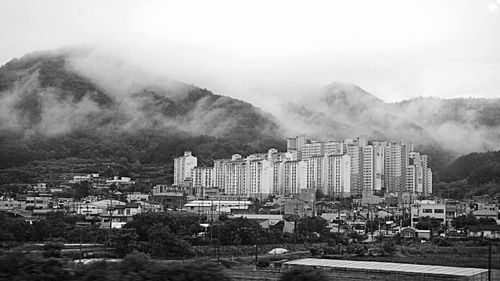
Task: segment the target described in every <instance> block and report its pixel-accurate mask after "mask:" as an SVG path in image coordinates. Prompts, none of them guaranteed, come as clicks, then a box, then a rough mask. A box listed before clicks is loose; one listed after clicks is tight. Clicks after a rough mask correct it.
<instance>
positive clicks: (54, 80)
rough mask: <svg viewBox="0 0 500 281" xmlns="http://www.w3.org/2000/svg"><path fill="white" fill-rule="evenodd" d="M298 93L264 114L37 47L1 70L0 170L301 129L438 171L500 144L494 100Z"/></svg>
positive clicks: (255, 140) (105, 61)
mask: <svg viewBox="0 0 500 281" xmlns="http://www.w3.org/2000/svg"><path fill="white" fill-rule="evenodd" d="M303 92H304V94H302V95H299V96H297V95H294V97H293V98H290V99H287V100H285V101H283V102H279V103H277V102H276V100H275V99H272V98H270V103H269V104H272V106H271V107H272V108H269V110H270V112H272V114H273V115H271V114H268V113H266V112H264V111H262V110H260V109H259V108H256V107H254V106H252V105H251V104H249V103H247V102H244V101H241V100H237V99H233V98H230V97H227V96H221V95H215V94H213V93H212V92H210V91H208V90H206V89H200V88H198V87H196V86H193V85H188V84H185V83H181V82H179V81H175V80H172V79H170V78H165V77H161V76H157V75H155V74H152V73H148V72H146V71H143V70H138V69H137V68H136V67H134V66H133V65H130V64H128V63H126V62H125V61H123V60H119V59H115V58H113V56H110V55H109V54H105V53H102V52H99V51H95V50H92V49H85V48H65V49H61V50H57V51H47V52H35V53H32V54H28V55H26V56H24V57H22V58H20V59H14V60H12V61H10V62H8V63H7V64H5V65H4V66H2V67H1V68H0V130H1V133H2V134H1V137H0V143H1V144H2V147H0V150H1V151H0V156H2V157H0V158H3V159H4V160H3V162H2V161H0V162H2V163H0V164H1V165H0V166H4V167H5V166H12V165H16V164H20V163H21V164H22V163H23V161H24V162H25V161H29V160H33V159H60V158H64V157H87V158H89V157H94V155H96V157H101V156H102V157H108V156H110V155H113V151H115V150H123V149H125V150H123V151H121V152H120V156H126V157H132V158H133V159H132V161H135V160H138V161H141V162H155V161H156V162H169V161H171V157H173V156H174V155H176V154H177V153H180V152H181V151H182V150H183V149H187V148H189V149H192V150H194V151H196V152H197V153H199V154H200V155H201V159H205V160H206V163H207V164H210V160H211V159H213V158H214V157H225V156H227V155H230V154H232V153H237V152H240V153H248V152H252V151H259V150H260V151H262V150H265V149H267V148H269V147H271V146H274V147H277V148H279V149H285V148H284V140H285V137H286V136H287V135H297V134H305V135H307V136H309V137H312V138H320V139H329V138H334V139H341V138H353V137H356V136H365V137H368V138H370V139H377V140H386V139H388V140H401V139H403V140H411V141H413V142H414V143H415V144H416V145H417V146H419V147H420V148H422V151H423V152H426V153H429V154H431V165H432V163H434V165H437V166H443V165H444V164H446V162H447V161H449V160H450V159H449V157H451V156H457V155H461V154H465V153H469V152H473V151H478V152H480V151H487V150H498V149H500V147H499V143H498V139H500V100H499V99H437V98H415V99H411V100H407V101H402V102H398V103H386V102H384V101H383V100H380V99H378V98H376V97H374V96H373V95H371V94H370V93H368V92H366V91H364V90H363V89H361V88H360V87H358V86H356V85H352V84H346V83H339V82H335V83H332V84H330V85H327V86H325V87H322V88H319V87H318V88H316V89H310V90H306V91H303ZM266 109H268V108H266ZM75 134H76V135H75ZM200 136H201V137H202V138H199V137H200ZM64 138H70V141H66V142H64V141H61V139H64ZM82 139H84V140H85V141H82ZM172 139H175V141H172ZM124 141H125V142H126V143H123V142H124ZM57 142H59V144H58V145H56V144H55V143H57ZM117 143H119V145H117ZM23 145H24V146H23ZM117 146H118V148H117ZM13 147H14V148H13ZM53 147H57V148H58V149H56V148H53ZM75 147H76V148H75ZM110 147H114V149H111V150H110V149H109V148H110ZM16 149H17V150H16ZM16 151H28V152H27V153H30V154H23V155H24V156H23V157H18V156H19V155H18V154H16V153H17V152H16ZM167 151H168V153H167ZM443 151H444V152H446V155H447V156H446V157H442V155H441V152H443ZM23 153H24V152H23ZM29 155H34V156H29ZM433 156H434V157H433ZM447 157H448V158H447ZM432 158H434V161H437V162H439V161H441V162H439V163H438V164H436V162H433V160H432ZM14 160H15V161H14ZM12 161H13V162H12ZM202 162H203V160H202Z"/></svg>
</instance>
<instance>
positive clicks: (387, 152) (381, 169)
mask: <svg viewBox="0 0 500 281" xmlns="http://www.w3.org/2000/svg"><path fill="white" fill-rule="evenodd" d="M182 175H183V176H182ZM173 185H174V186H179V187H188V188H194V189H201V190H196V192H197V194H203V192H204V191H203V190H204V189H216V190H219V192H222V193H223V194H228V195H241V196H249V197H254V198H262V197H267V196H270V195H298V194H301V192H302V190H314V191H318V192H321V193H322V194H324V195H328V196H340V197H349V196H363V197H367V198H369V197H372V196H374V195H378V196H381V197H383V196H386V195H391V196H398V197H400V196H402V195H404V194H410V193H411V194H419V195H423V196H427V195H430V194H432V170H431V169H430V168H429V167H428V159H427V155H423V154H420V153H419V152H416V151H414V150H413V145H412V143H411V142H399V143H397V142H378V141H368V140H367V139H365V138H359V137H358V138H356V139H344V140H338V141H324V142H321V141H315V140H310V139H306V137H305V136H298V137H295V138H288V139H287V151H286V152H279V151H278V150H277V149H274V148H270V149H269V150H268V151H267V152H262V153H254V154H250V155H248V156H246V157H243V156H242V155H239V154H233V155H232V157H231V158H229V159H214V161H213V166H208V167H207V166H201V167H197V158H196V156H194V155H193V154H192V152H191V151H186V152H184V156H180V157H176V158H174V184H173Z"/></svg>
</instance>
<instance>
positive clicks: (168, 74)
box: [0, 0, 500, 152]
mask: <svg viewBox="0 0 500 281" xmlns="http://www.w3.org/2000/svg"><path fill="white" fill-rule="evenodd" d="M498 5H500V3H497V2H495V1H494V0H481V1H467V0H458V1H457V0H445V1H439V2H436V1H430V0H427V1H425V0H424V1H421V0H419V1H417V0H414V1H397V0H390V1H370V0H355V1H315V2H313V3H310V2H308V1H284V0H283V1H272V2H269V1H260V0H258V1H238V2H235V1H229V0H220V1H210V2H208V1H195V0H190V1H147V2H138V1H77V0H70V1H68V0H47V1H44V2H43V3H42V2H39V1H35V0H20V1H4V0H0V38H2V44H0V64H4V63H6V62H8V61H10V60H11V59H12V58H14V57H21V56H23V55H24V54H26V53H30V52H32V51H35V50H54V49H59V48H61V47H62V46H71V47H70V48H71V49H72V50H75V46H78V47H77V49H78V48H81V49H80V51H76V52H75V53H74V55H73V56H72V57H71V61H70V63H69V65H68V68H69V70H71V71H74V72H76V73H78V74H80V75H82V76H84V77H86V78H88V79H89V80H91V81H93V82H94V83H96V84H97V85H99V87H101V88H102V89H105V91H106V92H107V93H109V94H110V95H111V96H112V97H113V99H114V101H115V102H117V104H118V108H113V109H112V110H110V109H107V110H103V109H102V108H100V107H99V106H97V105H96V104H95V103H94V102H93V101H92V100H89V99H83V100H81V101H79V102H76V103H75V102H71V101H65V102H64V103H61V100H60V99H59V98H58V95H60V93H57V92H51V90H50V89H48V90H45V91H48V92H45V93H37V96H38V97H39V99H41V100H42V102H41V103H40V105H41V107H40V108H39V109H38V110H39V111H40V112H44V114H42V120H40V122H39V125H38V126H39V127H38V128H36V130H38V131H43V132H46V133H47V134H52V133H54V134H57V133H62V132H66V131H68V130H72V128H74V127H75V126H84V124H86V123H85V122H83V124H82V122H81V120H83V119H84V120H87V122H88V120H92V122H96V123H99V122H104V123H105V119H106V118H107V117H109V115H113V116H114V117H115V118H117V119H118V120H120V122H118V123H116V122H114V123H111V124H107V123H106V124H107V126H119V127H120V128H122V129H126V130H134V129H137V128H144V127H148V126H151V124H154V125H155V126H156V125H160V126H164V127H169V126H175V127H183V128H186V129H187V130H188V131H191V132H198V133H207V134H213V135H217V134H221V133H223V132H224V131H226V130H227V128H230V127H231V126H233V125H234V124H233V121H232V120H228V119H227V118H224V115H225V114H226V112H225V111H224V110H223V109H220V108H214V104H213V103H212V102H211V101H210V100H208V99H202V100H200V101H199V102H198V103H197V104H195V105H194V107H193V110H192V111H190V115H189V118H186V119H185V120H172V119H165V118H164V117H163V116H161V115H157V114H156V113H154V110H151V111H148V110H144V108H143V107H144V106H145V105H148V106H154V103H152V102H151V101H150V100H147V98H146V97H144V96H134V93H136V92H137V90H138V89H145V88H151V89H162V91H163V94H165V95H167V96H169V98H175V97H172V96H171V94H173V93H175V94H182V93H183V92H185V91H187V90H189V87H187V88H186V86H184V85H183V84H181V83H178V82H177V81H180V82H183V83H187V84H190V85H196V86H199V87H201V88H207V89H208V90H211V91H213V92H214V93H216V94H221V95H224V96H228V97H232V98H237V99H241V100H244V101H247V102H250V103H252V104H254V105H256V106H258V107H259V108H262V109H263V110H264V111H266V112H269V113H270V114H272V115H274V116H276V117H277V120H278V122H279V123H280V124H281V125H282V127H283V128H284V129H285V132H283V135H284V136H285V135H293V134H299V133H306V134H309V135H312V136H318V137H323V138H340V137H354V136H356V135H371V136H376V137H380V138H382V137H390V138H396V137H398V136H400V137H403V138H413V139H416V140H417V142H430V143H439V144H441V145H447V146H449V147H453V150H455V151H460V152H469V151H483V150H488V149H498V145H497V144H496V140H497V139H498V137H499V136H498V132H499V128H498V122H484V120H483V119H488V118H487V117H488V114H489V115H491V114H493V113H491V112H489V113H488V110H486V111H485V110H484V105H483V104H481V105H475V106H473V107H472V108H468V107H467V106H462V107H460V106H456V107H450V106H447V105H444V104H443V102H442V101H440V100H439V99H427V100H425V102H420V101H419V102H414V103H411V104H398V103H396V102H398V101H403V100H407V99H412V98H416V97H438V98H457V97H465V98H468V97H475V98H499V97H500V95H499V93H500V82H499V81H500V80H499V79H498V77H500V52H498V50H499V49H500V36H498V34H500V13H499V11H498V9H496V8H497V6H498ZM80 46H83V47H80ZM89 50H91V51H89ZM36 75H37V74H36V73H34V74H31V75H30V76H29V77H30V79H31V80H30V81H24V82H23V83H20V84H19V85H18V86H17V88H16V90H14V91H18V92H19V93H25V94H26V93H28V92H29V91H35V89H37V87H38V85H37V84H36V83H37V82H36ZM334 81H340V82H341V83H339V84H337V85H343V86H345V85H351V84H353V85H357V86H359V87H361V88H362V89H364V90H366V91H367V92H369V93H370V94H373V95H374V96H375V97H377V98H379V99H380V100H379V101H377V102H375V103H374V104H372V103H371V102H372V101H373V100H372V99H370V98H368V99H367V100H366V101H365V100H357V97H356V95H353V96H352V97H350V101H351V103H353V104H355V105H357V106H358V107H359V106H361V107H362V110H360V109H359V108H357V107H355V108H354V110H360V111H356V114H353V112H352V111H351V110H346V109H345V104H335V103H334V104H328V103H327V100H325V95H326V96H328V95H332V94H333V95H335V91H334V92H333V93H332V92H331V91H330V92H329V90H328V89H330V90H331V87H329V85H330V86H331V85H332V82H334ZM343 86H342V87H343ZM342 87H341V88H342ZM349 87H350V86H347V88H349ZM20 97H21V96H20V95H14V94H12V93H11V94H4V95H3V96H2V100H1V103H0V117H1V119H0V122H2V126H3V127H9V128H14V127H23V128H27V131H26V132H27V134H28V135H29V134H30V132H29V129H30V123H29V122H28V123H26V122H27V121H26V120H29V119H30V118H35V117H33V116H20V115H19V114H17V113H15V112H13V110H14V108H13V106H12V105H14V104H15V103H16V102H18V101H19V99H20ZM219 102H224V99H221V100H220V101H219ZM363 106H364V107H363ZM50 109H54V110H53V111H51V110H50ZM55 109H57V110H55ZM453 110H460V112H461V114H462V115H461V116H460V118H459V117H457V116H455V115H453V114H452V112H453ZM489 110H491V109H489ZM443 112H445V113H449V114H448V116H451V115H453V116H454V118H448V117H443V116H445V115H444V114H443ZM485 112H486V113H485ZM66 113H72V115H71V116H72V117H71V118H69V119H68V118H66V117H65V116H66ZM493 116H496V115H493ZM82 118H83V119H82ZM447 118H448V119H447ZM214 120H216V121H217V124H218V125H217V126H214V125H213V124H212V123H213V121H214ZM436 120H438V121H436ZM457 120H458V121H457ZM493 121H495V120H493ZM486 123H487V124H486ZM56 124H58V125H56ZM31 129H33V130H35V128H31ZM263 129H264V128H263Z"/></svg>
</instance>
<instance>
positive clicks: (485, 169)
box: [434, 150, 500, 200]
mask: <svg viewBox="0 0 500 281" xmlns="http://www.w3.org/2000/svg"><path fill="white" fill-rule="evenodd" d="M441 180H442V181H440V182H438V183H436V184H434V193H436V194H438V195H442V196H446V197H448V198H455V199H462V198H466V197H469V198H470V197H472V196H484V195H487V196H488V197H489V198H496V199H497V200H499V199H500V150H499V151H489V152H482V153H476V152H474V153H470V154H466V155H463V156H460V157H459V158H458V159H456V160H454V161H453V162H452V163H451V164H450V165H449V166H447V167H446V168H445V169H444V170H443V172H442V175H441Z"/></svg>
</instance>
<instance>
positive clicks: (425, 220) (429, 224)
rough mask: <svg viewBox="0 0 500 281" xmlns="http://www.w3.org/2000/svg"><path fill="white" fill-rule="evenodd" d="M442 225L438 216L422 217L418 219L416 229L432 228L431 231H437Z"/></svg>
mask: <svg viewBox="0 0 500 281" xmlns="http://www.w3.org/2000/svg"><path fill="white" fill-rule="evenodd" d="M440 227H441V222H439V221H438V220H437V219H436V218H431V217H429V216H427V217H421V218H419V219H418V223H417V224H416V225H415V228H416V229H420V230H430V231H431V233H433V232H435V231H436V230H438V229H439V228H440Z"/></svg>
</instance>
